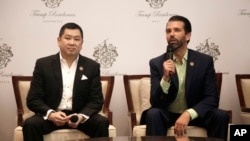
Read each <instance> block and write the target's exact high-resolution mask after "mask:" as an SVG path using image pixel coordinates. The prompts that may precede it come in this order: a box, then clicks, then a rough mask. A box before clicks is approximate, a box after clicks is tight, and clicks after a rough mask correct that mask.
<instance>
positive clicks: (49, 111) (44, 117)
mask: <svg viewBox="0 0 250 141" xmlns="http://www.w3.org/2000/svg"><path fill="white" fill-rule="evenodd" d="M51 112H55V111H54V110H52V109H49V110H48V111H47V114H46V115H45V116H43V119H44V120H47V119H48V118H49V114H50V113H51Z"/></svg>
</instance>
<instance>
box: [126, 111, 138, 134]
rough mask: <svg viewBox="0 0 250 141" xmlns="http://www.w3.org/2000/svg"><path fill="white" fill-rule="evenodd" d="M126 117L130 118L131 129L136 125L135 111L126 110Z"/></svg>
mask: <svg viewBox="0 0 250 141" xmlns="http://www.w3.org/2000/svg"><path fill="white" fill-rule="evenodd" d="M128 117H129V118H130V121H131V128H132V130H133V128H134V126H136V125H137V121H136V113H134V112H128Z"/></svg>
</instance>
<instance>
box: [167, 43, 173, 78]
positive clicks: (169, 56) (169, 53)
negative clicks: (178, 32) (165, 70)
mask: <svg viewBox="0 0 250 141" xmlns="http://www.w3.org/2000/svg"><path fill="white" fill-rule="evenodd" d="M174 50H175V48H174V46H172V45H170V44H168V46H167V51H166V52H167V53H166V60H168V59H171V60H173V56H174ZM171 76H172V72H170V73H169V77H170V79H171Z"/></svg>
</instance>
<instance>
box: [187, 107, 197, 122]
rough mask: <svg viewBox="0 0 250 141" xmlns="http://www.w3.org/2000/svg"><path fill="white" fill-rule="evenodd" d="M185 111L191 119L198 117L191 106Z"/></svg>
mask: <svg viewBox="0 0 250 141" xmlns="http://www.w3.org/2000/svg"><path fill="white" fill-rule="evenodd" d="M187 112H188V113H189V114H190V116H191V120H194V119H196V118H197V117H198V113H197V112H196V111H195V110H194V109H192V108H191V109H188V110H187Z"/></svg>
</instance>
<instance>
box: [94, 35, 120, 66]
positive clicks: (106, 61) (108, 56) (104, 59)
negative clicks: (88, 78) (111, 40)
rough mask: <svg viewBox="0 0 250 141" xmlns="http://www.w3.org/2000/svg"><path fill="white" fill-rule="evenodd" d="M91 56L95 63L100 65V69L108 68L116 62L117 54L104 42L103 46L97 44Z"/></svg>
mask: <svg viewBox="0 0 250 141" xmlns="http://www.w3.org/2000/svg"><path fill="white" fill-rule="evenodd" d="M93 56H94V57H95V58H96V62H98V63H100V65H101V67H102V68H109V67H111V66H112V65H113V63H114V62H115V61H116V57H117V56H118V53H117V51H116V47H115V46H114V45H113V44H107V41H106V40H104V44H99V45H98V46H97V47H96V48H95V51H94V54H93Z"/></svg>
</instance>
